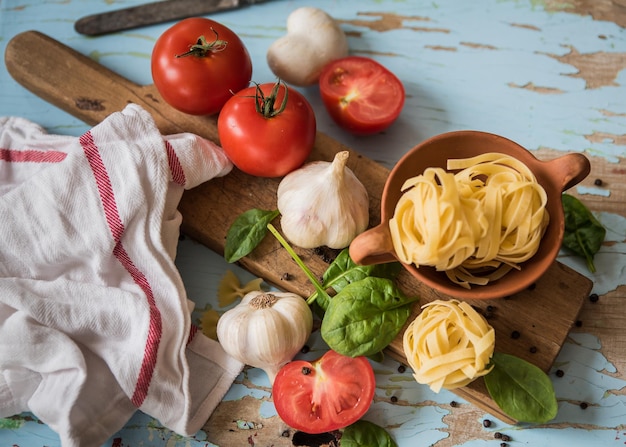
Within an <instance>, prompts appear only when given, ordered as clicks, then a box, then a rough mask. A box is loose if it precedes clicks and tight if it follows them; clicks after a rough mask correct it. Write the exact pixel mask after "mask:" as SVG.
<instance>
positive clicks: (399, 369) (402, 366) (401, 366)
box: [398, 365, 406, 374]
mask: <svg viewBox="0 0 626 447" xmlns="http://www.w3.org/2000/svg"><path fill="white" fill-rule="evenodd" d="M404 371H406V366H404V365H400V366H398V372H399V373H400V374H402V373H403V372H404Z"/></svg>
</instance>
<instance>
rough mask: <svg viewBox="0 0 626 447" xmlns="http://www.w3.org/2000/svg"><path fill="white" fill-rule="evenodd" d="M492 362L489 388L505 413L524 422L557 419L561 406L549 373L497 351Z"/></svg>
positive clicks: (487, 382)
mask: <svg viewBox="0 0 626 447" xmlns="http://www.w3.org/2000/svg"><path fill="white" fill-rule="evenodd" d="M491 362H492V364H493V369H492V370H491V371H490V372H489V374H487V375H486V376H485V377H484V380H485V385H487V391H489V395H490V396H491V398H492V399H493V400H494V401H495V403H496V404H498V406H499V407H500V408H501V409H502V411H504V412H505V413H506V414H507V415H509V416H510V417H512V418H513V419H516V420H518V421H520V422H531V423H544V422H548V421H549V420H551V419H553V418H554V417H555V416H556V414H557V411H558V403H557V401H556V395H555V393H554V388H553V386H552V381H551V380H550V377H548V375H547V374H546V373H544V372H543V371H542V370H541V369H539V368H538V367H536V366H535V365H533V364H532V363H529V362H527V361H526V360H523V359H520V358H519V357H516V356H514V355H510V354H503V353H498V352H496V353H494V355H493V357H492V358H491Z"/></svg>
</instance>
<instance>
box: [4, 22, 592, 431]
mask: <svg viewBox="0 0 626 447" xmlns="http://www.w3.org/2000/svg"><path fill="white" fill-rule="evenodd" d="M5 62H6V66H7V69H8V71H9V72H10V73H11V75H12V76H13V77H14V78H15V79H16V80H17V81H18V82H20V83H21V84H22V85H23V86H25V87H26V88H27V89H29V90H30V91H32V92H33V93H35V94H37V95H38V96H40V97H42V98H43V99H45V100H47V101H49V102H50V103H52V104H54V105H56V106H57V107H59V108H61V109H63V110H64V111H66V112H68V113H70V114H72V115H73V116H75V117H77V118H79V119H81V120H83V121H85V122H86V123H88V124H91V125H95V124H97V123H99V122H101V121H102V120H103V119H104V118H105V117H106V116H107V115H109V114H110V113H112V112H115V111H119V110H122V109H123V108H124V107H125V105H126V104H128V103H131V102H133V103H136V104H139V105H141V106H142V107H144V108H145V109H146V110H148V111H149V112H150V113H151V114H152V116H153V117H154V119H155V121H156V123H157V126H158V127H159V129H160V130H161V132H162V133H163V134H172V133H178V132H193V133H196V134H198V135H202V136H204V137H206V138H208V139H211V140H213V141H215V142H219V139H218V134H217V128H216V121H215V118H214V117H197V116H191V115H186V114H183V113H180V112H177V111H175V110H173V109H172V108H171V107H169V106H168V105H167V104H166V103H165V102H164V101H163V100H162V99H161V97H160V95H159V94H158V92H157V90H156V89H155V88H154V86H152V85H147V86H140V85H137V84H134V83H132V82H130V81H129V80H127V79H125V78H123V77H121V76H119V75H118V74H116V73H114V72H112V71H110V70H108V69H106V68H105V67H103V66H101V65H99V64H98V63H96V62H94V61H93V60H91V59H89V58H88V57H86V56H84V55H82V54H80V53H78V52H76V51H74V50H72V49H71V48H69V47H67V46H65V45H63V44H61V43H60V42H58V41H55V40H54V39H52V38H50V37H48V36H46V35H43V34H41V33H38V32H36V31H28V32H24V33H22V34H19V35H17V36H15V37H14V38H13V39H12V40H11V41H10V42H9V44H8V46H7V49H6V53H5ZM415 143H418V142H415ZM407 149H409V148H407ZM340 150H350V149H348V148H346V147H345V146H343V145H341V144H340V143H338V142H337V141H335V140H333V139H332V138H330V137H328V136H327V135H325V134H323V133H321V132H318V134H317V139H316V143H315V147H314V150H313V153H312V155H311V159H312V160H331V159H332V158H333V155H334V154H335V153H336V152H338V151H340ZM350 152H351V156H350V160H349V163H348V165H349V166H350V168H351V169H352V170H353V171H354V172H355V174H356V175H357V176H358V177H359V178H360V179H361V181H362V182H363V183H364V184H365V185H366V187H367V189H368V192H369V194H370V214H371V221H370V222H371V224H372V225H375V224H377V223H378V222H379V221H380V197H381V195H382V190H383V186H384V183H385V179H386V177H387V175H388V170H387V169H386V168H384V167H383V166H381V165H379V164H378V163H376V162H374V161H372V160H370V159H368V158H366V157H363V156H361V155H359V154H358V153H357V152H354V151H352V150H350ZM278 182H279V180H278V179H264V178H257V177H252V176H249V175H246V174H244V173H242V172H240V171H238V170H236V169H235V170H234V171H233V172H232V173H230V174H229V175H227V176H225V177H223V178H220V179H215V180H212V181H210V182H207V183H205V184H203V185H201V186H199V187H197V188H194V189H193V190H191V191H188V192H186V193H185V195H184V196H183V199H182V201H181V204H180V211H181V213H182V214H183V224H182V230H183V232H185V233H186V234H187V235H189V236H190V237H192V238H194V239H196V240H198V241H199V242H201V243H202V244H204V245H206V246H207V247H209V248H210V249H212V250H213V251H215V252H217V253H220V254H223V249H224V240H225V236H226V233H227V230H228V227H229V226H230V224H231V223H232V221H233V220H234V218H235V217H236V216H237V215H239V214H240V213H242V212H244V211H246V210H248V209H250V208H264V209H275V208H276V188H277V186H278ZM296 251H297V252H298V254H299V255H300V256H301V257H302V258H303V260H304V261H305V263H307V265H308V266H309V267H310V268H311V269H312V270H313V272H314V273H316V274H321V273H323V271H324V270H325V269H326V267H327V263H328V257H327V254H325V253H320V251H317V250H296ZM240 265H241V266H243V267H244V268H246V269H247V270H249V271H250V272H252V273H253V274H255V275H257V276H259V277H263V278H264V279H265V280H266V281H268V282H269V283H272V284H275V285H276V286H278V287H279V288H281V289H284V290H288V291H292V292H295V293H298V294H301V295H303V296H306V295H308V294H310V293H311V292H312V291H313V288H312V286H311V285H310V284H309V283H308V281H307V279H306V278H305V276H304V275H303V274H302V273H301V272H300V270H299V268H298V267H297V266H296V265H295V263H294V262H293V261H292V260H291V258H290V256H289V254H288V253H287V252H286V251H285V250H283V249H282V248H281V247H280V245H279V244H278V243H277V242H276V241H274V240H273V238H266V240H265V241H264V242H263V243H262V244H261V246H260V247H259V248H258V249H257V250H255V252H254V253H253V254H251V255H250V256H248V257H246V258H244V259H242V260H241V261H240ZM285 273H288V274H289V280H283V279H282V278H283V277H284V274H285ZM399 281H400V283H401V286H402V287H403V288H404V289H405V291H406V292H407V293H410V294H418V295H419V296H420V297H421V303H422V304H423V303H426V302H429V301H432V300H434V299H446V298H450V297H447V296H442V295H439V294H438V293H437V292H435V291H433V290H432V289H430V288H428V287H426V286H424V285H423V284H421V283H420V282H418V281H417V280H415V279H414V278H413V277H411V276H410V275H408V274H406V273H403V274H401V275H400V278H399ZM591 286H592V284H591V281H590V280H589V279H587V278H586V277H584V276H582V275H580V274H578V273H577V272H575V271H574V270H572V269H570V268H568V267H566V266H564V265H562V264H560V263H558V262H556V263H554V265H553V266H552V267H551V268H550V269H549V270H548V272H547V273H546V274H545V275H544V276H543V277H542V278H541V279H540V280H539V281H538V282H537V284H536V285H535V287H533V288H532V289H529V290H526V291H523V292H521V293H518V294H516V295H515V296H512V297H508V298H507V299H500V300H491V301H476V302H473V303H472V304H474V305H476V306H477V307H479V308H480V309H482V310H483V311H484V312H485V313H487V314H489V315H490V322H491V324H492V325H493V326H494V328H495V329H496V334H497V336H496V348H497V350H498V351H500V352H507V353H511V354H515V355H517V356H519V357H522V358H524V359H526V360H529V361H531V362H532V363H534V364H536V365H537V366H538V367H540V368H541V369H543V370H544V371H548V370H549V368H550V367H551V366H552V364H553V362H554V360H555V358H556V356H557V354H558V352H559V350H560V349H561V346H562V345H563V343H564V341H565V338H566V337H567V334H568V332H569V331H570V329H571V328H572V326H573V324H574V323H575V321H576V319H577V316H578V313H579V311H580V309H581V307H582V304H583V302H584V299H585V297H587V296H588V295H589V293H590V291H591ZM488 306H492V308H490V309H489V310H487V307H488ZM418 312H419V306H417V305H416V306H415V309H414V316H415V315H417V313H418ZM513 331H518V332H519V333H520V337H519V338H513V337H511V333H512V332H513ZM388 352H389V354H390V355H391V356H393V357H394V358H396V359H397V360H399V361H400V362H404V361H405V359H404V357H403V354H402V343H401V339H400V338H398V339H397V340H395V341H394V342H393V343H392V344H391V345H390V347H389V349H388ZM456 393H457V394H458V395H459V396H461V397H463V398H465V399H467V400H468V401H470V402H472V403H474V404H475V405H477V406H478V407H480V408H482V409H484V410H485V411H487V412H489V413H491V414H493V415H494V416H496V417H498V418H500V419H501V420H503V421H505V422H509V423H515V421H514V420H512V419H511V418H509V417H508V416H507V415H505V414H504V413H502V411H501V410H500V409H499V408H498V407H497V406H496V405H495V403H494V402H493V401H492V400H491V399H490V398H489V396H488V394H487V393H486V390H485V388H484V383H483V382H482V380H478V381H475V382H474V383H473V384H471V385H470V386H468V387H466V388H463V389H460V390H457V391H456Z"/></svg>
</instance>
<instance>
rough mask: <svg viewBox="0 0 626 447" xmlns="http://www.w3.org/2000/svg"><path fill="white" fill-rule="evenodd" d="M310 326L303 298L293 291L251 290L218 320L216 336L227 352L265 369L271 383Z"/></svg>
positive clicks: (301, 345)
mask: <svg viewBox="0 0 626 447" xmlns="http://www.w3.org/2000/svg"><path fill="white" fill-rule="evenodd" d="M312 328H313V314H312V313H311V309H310V308H309V305H308V304H307V303H306V300H305V299H304V298H302V297H301V296H299V295H296V294H295V293H288V292H262V291H258V290H257V291H253V292H249V293H248V294H246V295H245V296H244V297H243V299H242V300H241V302H240V303H239V304H238V305H237V306H235V307H233V308H232V309H230V310H228V311H226V312H225V313H224V314H223V315H222V316H221V317H220V319H219V321H218V322H217V338H218V340H219V342H220V344H221V345H222V347H223V348H224V351H226V352H227V353H228V354H230V355H231V356H233V357H234V358H236V359H237V360H239V361H240V362H242V363H245V364H247V365H250V366H254V367H256V368H261V369H262V370H264V371H265V372H266V373H267V375H268V377H269V379H270V383H271V384H273V383H274V378H275V377H276V373H278V370H279V369H280V368H281V367H282V366H283V365H285V364H286V363H288V362H289V361H290V360H292V359H293V357H294V356H295V355H296V354H297V353H298V352H299V351H300V350H301V349H302V347H303V346H304V344H305V343H306V341H307V340H308V338H309V336H310V335H311V330H312Z"/></svg>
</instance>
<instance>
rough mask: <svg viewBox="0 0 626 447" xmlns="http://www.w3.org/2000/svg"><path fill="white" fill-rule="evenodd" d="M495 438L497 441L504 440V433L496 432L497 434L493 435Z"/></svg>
mask: <svg viewBox="0 0 626 447" xmlns="http://www.w3.org/2000/svg"><path fill="white" fill-rule="evenodd" d="M493 437H494V438H496V439H502V433H500V432H499V431H497V432H495V433H494V434H493Z"/></svg>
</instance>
